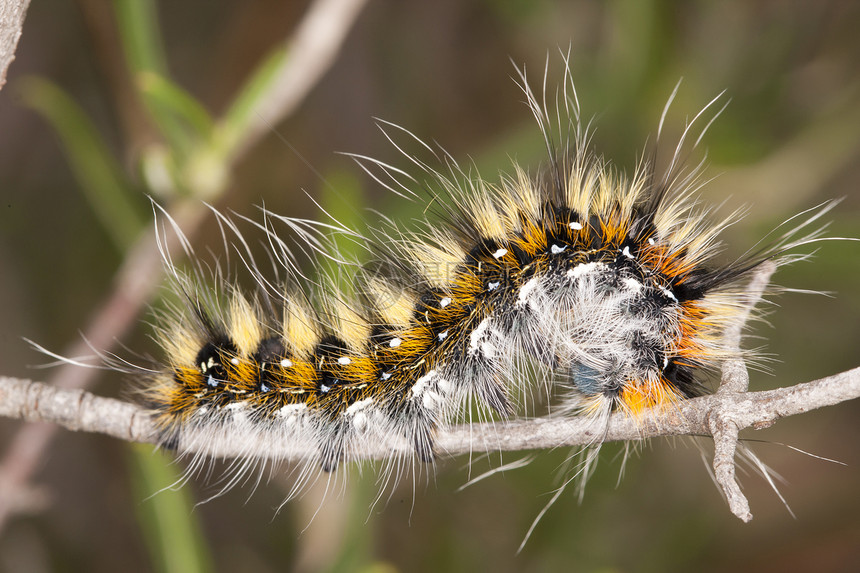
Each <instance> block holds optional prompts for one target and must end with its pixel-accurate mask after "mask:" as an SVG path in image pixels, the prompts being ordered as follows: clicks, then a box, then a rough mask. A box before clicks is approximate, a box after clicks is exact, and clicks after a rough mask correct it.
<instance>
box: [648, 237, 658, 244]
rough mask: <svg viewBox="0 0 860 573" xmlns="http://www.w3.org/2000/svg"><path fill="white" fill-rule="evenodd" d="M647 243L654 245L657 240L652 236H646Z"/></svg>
mask: <svg viewBox="0 0 860 573" xmlns="http://www.w3.org/2000/svg"><path fill="white" fill-rule="evenodd" d="M648 244H649V245H656V244H657V241H655V240H654V237H648Z"/></svg>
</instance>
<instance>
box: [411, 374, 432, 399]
mask: <svg viewBox="0 0 860 573" xmlns="http://www.w3.org/2000/svg"><path fill="white" fill-rule="evenodd" d="M435 377H436V371H435V370H431V371H430V372H428V373H427V374H425V375H424V376H422V377H421V378H419V379H418V380H416V381H415V384H413V385H412V395H413V396H416V397H417V396H421V394H423V393H424V392H426V391H427V389H428V388H429V385H430V382H432V381H433V378H435Z"/></svg>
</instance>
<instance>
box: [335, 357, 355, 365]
mask: <svg viewBox="0 0 860 573" xmlns="http://www.w3.org/2000/svg"><path fill="white" fill-rule="evenodd" d="M337 363H338V364H340V365H341V366H346V365H347V364H352V360H351V359H350V358H349V356H341V357H340V358H338V359H337Z"/></svg>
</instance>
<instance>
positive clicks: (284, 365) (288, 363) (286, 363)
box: [281, 358, 293, 368]
mask: <svg viewBox="0 0 860 573" xmlns="http://www.w3.org/2000/svg"><path fill="white" fill-rule="evenodd" d="M292 366H293V362H292V360H287V359H286V358H284V359H283V360H281V368H291V367H292Z"/></svg>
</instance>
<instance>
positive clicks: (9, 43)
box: [0, 0, 30, 89]
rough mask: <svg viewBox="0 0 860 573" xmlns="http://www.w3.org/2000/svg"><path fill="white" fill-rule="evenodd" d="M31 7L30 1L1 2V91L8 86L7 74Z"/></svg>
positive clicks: (13, 0)
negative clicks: (25, 17)
mask: <svg viewBox="0 0 860 573" xmlns="http://www.w3.org/2000/svg"><path fill="white" fill-rule="evenodd" d="M29 5H30V0H10V1H6V2H0V89H2V88H3V86H4V85H5V84H6V72H7V71H8V70H9V66H10V65H12V62H13V61H14V60H15V49H16V48H17V47H18V40H19V39H20V38H21V30H22V29H23V27H24V16H26V15H27V7H28V6H29Z"/></svg>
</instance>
